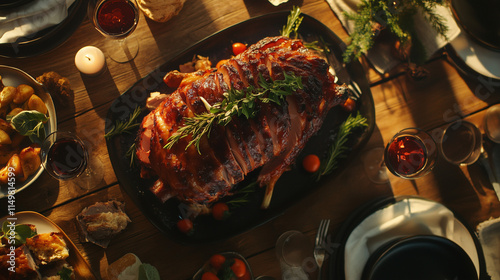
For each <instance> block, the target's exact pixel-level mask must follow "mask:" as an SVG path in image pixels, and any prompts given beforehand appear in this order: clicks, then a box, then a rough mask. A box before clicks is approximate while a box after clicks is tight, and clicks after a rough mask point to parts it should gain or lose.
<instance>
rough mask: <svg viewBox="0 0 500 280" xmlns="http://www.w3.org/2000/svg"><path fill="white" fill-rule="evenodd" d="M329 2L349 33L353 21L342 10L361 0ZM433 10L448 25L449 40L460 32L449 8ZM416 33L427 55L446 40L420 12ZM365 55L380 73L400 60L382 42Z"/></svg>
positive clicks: (353, 7) (351, 8) (350, 10)
mask: <svg viewBox="0 0 500 280" xmlns="http://www.w3.org/2000/svg"><path fill="white" fill-rule="evenodd" d="M326 1H327V2H328V4H330V7H331V9H332V10H333V12H334V13H335V14H336V15H337V17H338V18H339V20H340V22H341V23H342V25H343V26H344V28H345V29H346V30H347V33H349V34H351V33H352V32H353V31H354V21H352V20H348V19H347V18H346V16H345V15H344V12H347V13H355V12H356V11H357V7H358V4H359V3H360V2H361V0H326ZM435 12H436V14H438V15H441V17H442V18H443V21H444V23H445V24H446V26H448V32H447V33H446V35H447V37H448V39H449V40H450V41H451V40H453V39H454V38H456V37H457V36H458V35H459V34H460V28H459V27H458V25H457V23H456V22H455V20H454V18H453V15H452V13H451V10H450V8H449V7H447V6H437V7H436V8H435ZM414 20H415V22H418V23H416V24H415V29H416V33H417V35H418V38H419V39H420V40H421V41H422V44H423V45H424V48H425V51H426V53H427V55H428V57H430V56H432V55H433V54H434V53H435V52H436V51H437V50H438V49H440V48H442V47H444V46H445V45H446V44H447V43H448V41H447V40H446V39H445V38H443V37H442V36H440V35H439V34H438V33H437V32H436V31H435V30H434V29H433V28H432V26H431V25H430V24H429V23H428V22H427V21H426V20H425V17H424V16H423V15H422V14H417V15H416V16H415V18H414ZM366 57H367V58H368V60H369V61H370V62H371V64H372V65H373V67H374V68H375V69H376V70H377V71H378V72H380V73H385V72H387V71H389V70H391V69H392V68H393V67H394V66H396V65H397V64H399V63H400V62H399V61H398V60H397V59H396V58H395V57H394V56H393V55H392V54H391V46H387V45H383V44H375V45H374V46H373V48H372V49H371V50H370V51H368V53H367V55H366Z"/></svg>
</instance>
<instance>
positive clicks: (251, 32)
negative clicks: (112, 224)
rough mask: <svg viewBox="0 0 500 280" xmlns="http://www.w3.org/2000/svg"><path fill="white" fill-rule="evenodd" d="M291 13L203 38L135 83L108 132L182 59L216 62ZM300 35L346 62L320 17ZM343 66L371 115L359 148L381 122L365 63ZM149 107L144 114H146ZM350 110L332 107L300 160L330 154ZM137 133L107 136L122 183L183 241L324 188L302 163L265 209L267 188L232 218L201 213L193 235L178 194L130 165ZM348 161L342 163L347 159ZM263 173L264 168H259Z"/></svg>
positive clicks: (250, 220) (274, 30) (356, 141)
mask: <svg viewBox="0 0 500 280" xmlns="http://www.w3.org/2000/svg"><path fill="white" fill-rule="evenodd" d="M288 14H289V12H280V13H274V14H268V15H264V16H261V17H257V18H253V19H250V20H247V21H244V22H242V23H239V24H237V25H234V26H232V27H229V28H227V29H224V30H222V31H220V32H218V33H215V34H214V35H212V36H210V37H208V38H206V39H204V40H202V41H200V42H198V43H197V44H195V45H194V46H192V47H191V48H189V49H188V50H186V51H184V52H182V53H181V54H179V55H177V56H176V57H175V58H174V59H172V60H171V61H169V62H167V63H165V64H164V65H162V66H160V67H159V68H158V69H156V70H155V71H154V72H152V73H150V74H149V75H148V76H146V77H144V78H143V79H141V80H139V81H138V82H137V83H136V84H135V85H134V86H132V87H131V88H130V89H129V90H127V91H126V92H125V93H124V94H123V95H121V96H120V97H119V98H117V99H116V100H115V101H114V102H113V104H112V105H111V108H110V110H109V111H108V115H107V121H108V122H107V125H106V129H105V130H106V132H107V131H109V129H110V128H111V127H112V124H114V123H115V121H116V120H125V119H127V118H128V116H129V115H130V113H131V112H132V111H133V110H134V109H135V107H136V106H137V105H139V106H144V105H145V102H146V98H147V97H148V96H149V93H150V92H151V91H160V92H164V91H166V90H167V89H166V86H165V85H164V84H163V81H162V78H163V76H164V75H165V74H166V73H167V72H169V71H171V70H175V69H178V67H179V65H180V64H183V63H185V62H188V61H191V59H192V58H193V55H202V56H208V57H209V58H210V60H211V61H212V63H213V64H214V65H215V63H216V62H218V61H219V60H221V59H226V58H229V57H230V56H231V44H232V43H233V42H243V43H248V44H252V43H255V42H257V41H258V40H260V39H262V38H264V37H266V36H276V35H279V32H280V30H281V28H282V27H283V25H284V24H285V23H286V19H287V16H288ZM299 31H300V34H301V36H303V37H304V39H306V41H314V40H319V39H320V38H319V36H321V37H322V39H323V40H324V41H325V42H326V43H327V44H328V45H329V47H330V49H331V50H332V53H334V54H335V58H334V57H330V61H335V60H336V61H341V56H342V52H343V50H344V49H345V45H344V44H343V43H342V41H341V40H340V39H339V38H338V37H337V36H336V35H335V34H334V33H333V32H332V31H331V30H330V29H328V28H327V27H326V26H324V25H323V24H322V23H320V22H319V21H317V20H316V19H314V18H312V17H310V16H307V15H304V20H303V22H302V24H301V26H300V29H299ZM332 64H333V65H332V66H333V67H334V68H335V70H336V71H337V74H338V76H339V80H340V82H346V83H347V82H349V77H351V78H352V79H353V81H355V82H356V83H357V84H358V86H359V88H360V89H361V91H362V93H363V94H362V95H361V98H359V99H358V100H357V108H359V111H360V112H361V114H362V115H363V116H365V117H367V118H368V123H369V126H368V128H366V129H365V130H364V131H360V132H359V133H358V134H356V135H353V137H351V138H352V139H350V140H349V145H350V147H351V148H352V150H351V151H350V152H355V151H357V150H359V149H360V148H361V146H363V145H364V144H365V142H366V141H367V140H368V138H369V137H370V135H371V133H372V131H373V128H374V125H375V109H374V104H373V99H372V95H371V92H370V88H369V84H368V82H367V80H366V77H365V74H364V71H363V68H362V66H361V65H360V64H359V63H357V62H356V63H352V64H349V65H347V66H346V67H343V66H342V65H341V64H340V63H335V62H333V63H332ZM146 113H147V112H144V114H143V115H146ZM347 116H348V113H346V112H345V111H343V110H342V109H341V108H340V106H338V108H335V109H332V110H331V111H330V112H329V114H328V116H327V119H326V120H325V122H324V125H323V127H322V129H321V130H320V131H319V132H318V133H317V135H316V136H315V137H313V138H311V139H310V141H309V142H308V144H307V145H306V147H305V149H304V151H303V152H302V153H301V154H300V155H299V156H298V158H297V162H301V161H302V158H303V157H304V155H307V154H310V153H316V154H318V155H320V156H321V157H323V158H325V156H326V150H327V147H329V146H330V143H331V141H332V138H333V137H332V135H333V134H334V133H335V132H336V131H337V128H338V125H339V124H340V123H341V122H343V121H344V120H345V119H346V118H347ZM135 135H136V134H135V133H131V134H122V135H119V136H117V137H114V138H113V139H112V140H108V141H107V147H108V152H109V156H110V158H111V163H112V165H113V168H114V171H115V173H116V176H117V178H118V180H119V182H120V184H121V185H122V186H123V187H124V188H125V190H126V191H127V193H128V194H129V195H130V196H131V197H132V199H133V200H134V201H135V203H137V205H138V206H139V207H140V208H141V209H142V211H143V212H144V214H145V215H146V216H147V217H148V218H149V219H150V220H151V222H152V223H153V224H154V225H155V226H156V227H158V228H159V229H160V230H161V231H162V232H163V233H165V234H166V235H168V236H169V237H171V238H173V239H174V240H176V241H179V242H181V243H191V244H195V243H204V242H210V241H215V240H220V239H225V238H228V237H230V236H234V235H236V234H239V233H242V232H244V231H247V230H249V229H251V228H253V227H256V226H258V225H260V224H263V223H265V222H267V221H269V220H271V219H273V218H275V217H276V216H278V215H280V214H281V213H282V212H283V211H285V209H287V208H288V207H289V206H291V205H293V204H294V203H296V202H297V201H298V200H300V199H301V198H302V197H304V195H306V194H308V193H310V192H311V189H312V188H315V187H318V186H319V185H321V181H320V183H317V182H315V180H314V178H313V177H312V176H311V175H310V174H307V173H306V172H305V171H303V170H302V168H300V167H299V166H292V170H291V171H289V172H286V173H285V174H283V176H282V177H281V178H280V179H279V181H278V182H277V184H276V186H275V191H274V195H273V199H272V201H271V205H270V207H269V209H267V210H262V209H261V208H260V204H261V202H262V198H263V196H264V189H258V190H257V191H255V192H253V193H252V194H251V195H250V197H249V201H248V203H247V204H245V205H244V206H243V207H239V208H237V209H234V211H232V215H231V216H230V217H229V219H228V220H225V221H222V222H220V221H215V220H214V219H213V218H212V217H211V216H200V217H198V218H196V220H195V221H194V223H195V225H194V227H195V231H194V234H193V235H192V236H186V235H184V234H182V233H180V232H179V231H178V230H177V228H176V222H177V221H178V219H179V217H180V216H181V214H185V211H188V209H187V207H186V206H185V205H183V204H179V202H177V201H176V200H175V199H171V200H169V201H167V202H166V203H165V204H162V203H160V202H159V200H158V199H157V198H156V197H155V196H154V195H153V194H152V193H151V192H149V191H148V190H147V189H148V187H149V186H151V185H152V184H153V182H154V180H143V179H141V178H140V177H139V168H138V167H133V168H131V167H130V166H129V162H130V160H129V159H128V158H127V157H126V156H125V154H126V152H127V150H128V149H129V147H130V146H131V145H132V144H133V142H134V140H135ZM341 166H342V164H341ZM256 172H258V170H257V171H256ZM256 172H252V173H250V174H249V175H248V176H247V179H246V180H245V181H244V182H242V183H241V184H240V186H244V185H247V184H249V183H250V182H253V181H255V178H256V175H257V173H256Z"/></svg>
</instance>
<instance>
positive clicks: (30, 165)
mask: <svg viewBox="0 0 500 280" xmlns="http://www.w3.org/2000/svg"><path fill="white" fill-rule="evenodd" d="M19 160H20V161H21V167H22V168H23V175H24V180H26V179H28V176H30V175H31V174H34V173H35V172H36V171H37V170H38V168H39V167H40V164H41V163H42V161H41V159H40V147H34V146H29V147H26V148H24V149H22V150H21V152H20V153H19ZM24 180H23V181H24Z"/></svg>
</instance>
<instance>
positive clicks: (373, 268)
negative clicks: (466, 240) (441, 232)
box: [361, 235, 478, 280]
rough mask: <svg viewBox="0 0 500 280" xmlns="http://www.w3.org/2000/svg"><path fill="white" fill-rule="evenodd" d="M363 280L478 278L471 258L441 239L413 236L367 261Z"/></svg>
mask: <svg viewBox="0 0 500 280" xmlns="http://www.w3.org/2000/svg"><path fill="white" fill-rule="evenodd" d="M361 279H362V280H388V279H398V280H421V279H426V280H444V279H455V280H472V279H478V278H477V272H476V268H475V266H474V263H472V260H471V259H470V258H469V255H467V253H466V252H465V251H464V250H463V249H462V248H461V247H460V246H459V245H457V244H456V243H454V242H453V241H451V240H449V239H447V238H444V237H440V236H432V235H429V236H425V235H423V236H411V237H406V238H401V239H397V240H396V241H392V242H389V244H385V245H383V246H382V247H381V248H379V249H378V250H376V251H375V252H374V253H373V254H372V255H371V256H370V258H369V259H368V262H367V263H366V266H365V269H364V270H363V276H362V277H361Z"/></svg>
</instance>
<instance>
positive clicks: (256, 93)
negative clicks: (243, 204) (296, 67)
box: [164, 73, 302, 152]
mask: <svg viewBox="0 0 500 280" xmlns="http://www.w3.org/2000/svg"><path fill="white" fill-rule="evenodd" d="M283 74H284V77H285V78H284V79H283V80H274V81H271V82H268V81H266V79H264V77H262V75H261V76H260V80H259V88H256V87H254V86H249V87H247V88H245V89H242V90H236V89H230V90H229V91H227V92H225V93H224V97H225V98H224V100H222V102H219V103H216V104H214V105H210V104H208V102H207V101H206V100H205V99H204V98H201V100H202V101H203V102H204V104H205V107H206V108H207V112H205V113H202V114H199V115H195V116H194V117H185V118H184V125H183V126H181V127H180V128H179V129H178V130H177V131H176V132H174V133H173V134H172V135H171V136H170V137H169V138H168V142H167V144H166V145H165V146H164V148H165V149H170V148H172V146H173V145H174V144H175V143H177V142H178V141H179V140H180V139H182V138H184V137H187V136H188V135H191V136H192V139H191V140H190V141H189V143H188V145H187V146H186V149H187V148H188V147H189V146H191V145H193V144H194V145H195V146H196V148H197V149H198V152H200V141H201V139H202V137H203V136H204V135H206V136H207V137H210V131H211V130H212V127H213V126H214V125H222V126H226V125H227V124H229V122H231V119H232V118H233V117H234V116H238V117H240V116H245V117H246V118H247V119H250V118H252V117H254V116H255V115H256V114H257V112H258V111H257V109H258V106H256V102H257V101H260V102H262V103H270V102H273V103H276V104H278V105H280V104H281V102H283V101H284V100H285V97H286V96H287V95H291V94H292V93H293V92H295V91H296V90H299V89H302V81H301V77H297V76H295V75H293V74H287V73H283Z"/></svg>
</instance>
